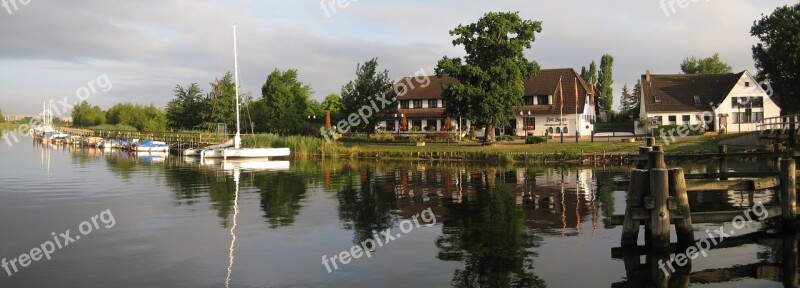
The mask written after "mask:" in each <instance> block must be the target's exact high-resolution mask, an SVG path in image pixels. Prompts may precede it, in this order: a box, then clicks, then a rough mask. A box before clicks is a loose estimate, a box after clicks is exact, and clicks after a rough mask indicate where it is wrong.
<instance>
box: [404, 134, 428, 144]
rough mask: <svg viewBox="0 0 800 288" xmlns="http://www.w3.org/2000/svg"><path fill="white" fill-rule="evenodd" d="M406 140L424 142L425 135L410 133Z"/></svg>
mask: <svg viewBox="0 0 800 288" xmlns="http://www.w3.org/2000/svg"><path fill="white" fill-rule="evenodd" d="M408 142H425V135H420V134H416V135H411V136H408Z"/></svg>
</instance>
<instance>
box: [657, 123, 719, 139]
mask: <svg viewBox="0 0 800 288" xmlns="http://www.w3.org/2000/svg"><path fill="white" fill-rule="evenodd" d="M679 126H685V127H682V128H680V129H679V128H678V127H679ZM705 132H706V130H705V127H703V124H695V125H661V126H658V128H656V129H653V135H654V136H655V137H657V138H660V137H661V136H662V135H664V136H667V137H669V136H670V135H673V136H675V137H680V136H698V135H703V133H705Z"/></svg>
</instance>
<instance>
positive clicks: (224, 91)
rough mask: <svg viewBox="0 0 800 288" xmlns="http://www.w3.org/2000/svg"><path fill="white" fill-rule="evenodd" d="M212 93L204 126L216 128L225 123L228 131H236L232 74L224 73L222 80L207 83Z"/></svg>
mask: <svg viewBox="0 0 800 288" xmlns="http://www.w3.org/2000/svg"><path fill="white" fill-rule="evenodd" d="M209 84H210V85H211V91H213V93H212V94H211V95H213V97H212V99H211V101H210V102H211V113H210V116H209V117H208V118H207V120H206V123H205V125H204V126H206V127H208V129H209V130H210V129H213V127H216V125H217V123H225V125H226V126H227V129H228V131H234V130H236V96H237V95H236V84H235V83H233V74H231V72H228V73H225V76H223V77H222V79H219V78H217V79H216V80H215V81H214V82H211V83H209Z"/></svg>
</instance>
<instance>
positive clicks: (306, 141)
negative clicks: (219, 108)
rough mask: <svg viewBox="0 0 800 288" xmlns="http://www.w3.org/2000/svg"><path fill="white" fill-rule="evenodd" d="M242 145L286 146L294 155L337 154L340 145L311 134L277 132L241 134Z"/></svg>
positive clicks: (258, 146) (252, 146)
mask: <svg viewBox="0 0 800 288" xmlns="http://www.w3.org/2000/svg"><path fill="white" fill-rule="evenodd" d="M242 146H243V147H248V148H277V147H287V148H289V149H290V150H292V154H294V155H296V156H309V155H337V154H340V153H341V151H340V150H341V148H343V147H341V146H339V145H338V144H336V143H326V142H325V140H324V139H322V138H318V137H311V136H294V135H293V136H281V135H278V134H270V133H265V134H256V135H244V136H242Z"/></svg>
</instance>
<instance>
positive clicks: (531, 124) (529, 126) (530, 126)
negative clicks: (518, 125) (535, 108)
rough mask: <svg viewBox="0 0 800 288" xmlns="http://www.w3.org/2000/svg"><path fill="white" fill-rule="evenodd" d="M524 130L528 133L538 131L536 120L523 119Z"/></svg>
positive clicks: (533, 118)
mask: <svg viewBox="0 0 800 288" xmlns="http://www.w3.org/2000/svg"><path fill="white" fill-rule="evenodd" d="M522 129H525V130H526V131H529V130H536V118H535V117H522Z"/></svg>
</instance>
